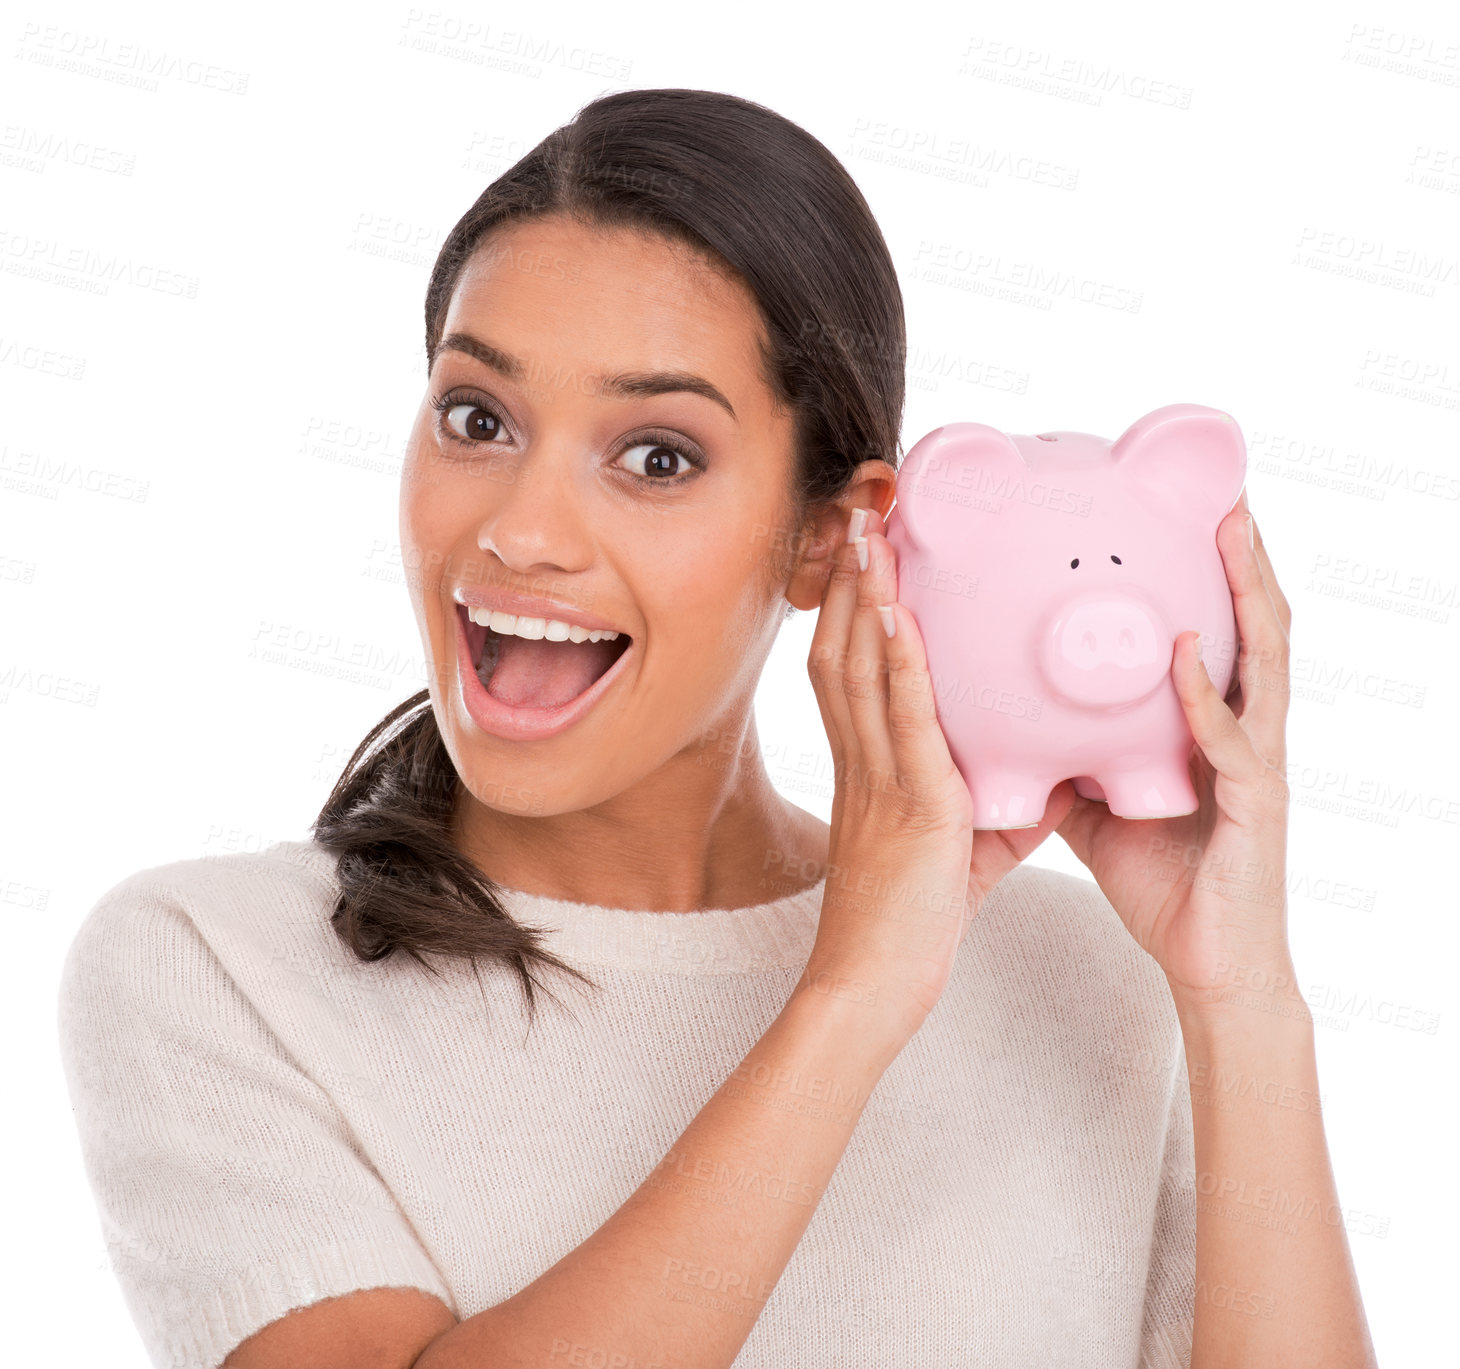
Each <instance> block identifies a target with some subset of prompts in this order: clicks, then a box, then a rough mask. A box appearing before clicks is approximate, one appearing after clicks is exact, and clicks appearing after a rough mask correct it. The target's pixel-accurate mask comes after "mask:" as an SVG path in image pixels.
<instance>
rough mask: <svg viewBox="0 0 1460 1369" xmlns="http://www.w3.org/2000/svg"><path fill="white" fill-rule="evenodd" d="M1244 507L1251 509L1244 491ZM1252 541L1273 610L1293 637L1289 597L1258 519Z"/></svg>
mask: <svg viewBox="0 0 1460 1369" xmlns="http://www.w3.org/2000/svg"><path fill="white" fill-rule="evenodd" d="M1242 506H1243V508H1247V509H1248V513H1249V514H1250V513H1251V509H1250V508H1248V505H1247V491H1246V490H1245V489H1244V490H1243V491H1242ZM1252 541H1253V550H1254V551H1256V553H1257V563H1258V565H1259V566H1261V567H1262V582H1263V584H1264V585H1266V586H1267V592H1268V595H1269V596H1270V597H1271V599H1272V604H1273V609H1274V611H1275V612H1276V613H1277V616H1278V622H1280V623H1281V624H1282V625H1283V631H1284V632H1285V633H1287V634H1288V635H1289V637H1291V636H1292V628H1293V610H1292V607H1291V606H1290V605H1289V603H1288V597H1287V595H1286V594H1284V593H1283V591H1282V586H1281V585H1279V584H1278V579H1277V572H1276V571H1275V570H1273V567H1272V560H1271V558H1270V557H1269V556H1268V554H1267V548H1266V547H1265V546H1264V545H1263V543H1262V529H1261V528H1259V527H1258V526H1257V519H1255V518H1254V519H1253V520H1252Z"/></svg>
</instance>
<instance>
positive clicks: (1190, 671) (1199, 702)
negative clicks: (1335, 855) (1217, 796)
mask: <svg viewBox="0 0 1460 1369" xmlns="http://www.w3.org/2000/svg"><path fill="white" fill-rule="evenodd" d="M1200 636H1201V634H1200V633H1199V632H1183V633H1181V634H1180V635H1179V636H1178V637H1177V638H1176V650H1175V652H1174V659H1173V662H1172V669H1171V678H1172V681H1173V683H1174V684H1175V686H1176V693H1177V696H1178V697H1179V698H1180V700H1181V707H1182V709H1183V710H1184V711H1185V713H1186V721H1187V725H1188V726H1189V727H1190V728H1191V735H1192V736H1193V738H1195V740H1196V744H1197V745H1198V746H1199V747H1200V748H1201V751H1202V754H1203V755H1204V756H1205V757H1206V758H1207V760H1208V761H1210V762H1211V765H1212V768H1213V769H1214V770H1215V771H1216V772H1217V773H1218V774H1219V775H1222V776H1225V777H1226V778H1227V779H1228V780H1230V781H1231V782H1232V784H1233V785H1234V786H1235V790H1236V793H1237V794H1238V795H1240V796H1242V803H1241V807H1242V808H1243V809H1245V810H1246V812H1247V813H1248V814H1253V815H1255V814H1260V813H1263V812H1265V811H1267V810H1268V809H1270V808H1271V807H1272V804H1273V800H1274V799H1275V798H1279V797H1282V798H1283V802H1286V799H1285V797H1283V796H1282V795H1281V792H1280V791H1281V787H1282V784H1283V779H1282V776H1281V774H1276V775H1275V774H1274V772H1273V769H1272V768H1271V767H1270V766H1269V765H1268V762H1267V761H1266V760H1265V759H1264V758H1263V757H1262V756H1261V755H1259V754H1258V751H1257V749H1256V747H1255V746H1254V745H1253V741H1252V738H1251V737H1250V736H1249V735H1248V733H1247V729H1246V728H1245V727H1243V725H1242V724H1241V723H1240V722H1239V721H1238V720H1237V717H1236V715H1235V714H1233V712H1232V710H1231V709H1230V708H1228V707H1227V705H1226V704H1225V703H1224V702H1223V701H1222V699H1221V698H1220V697H1219V696H1218V694H1217V689H1216V686H1215V685H1214V684H1213V683H1212V681H1211V677H1210V676H1209V675H1208V674H1207V672H1206V667H1205V666H1204V665H1203V664H1202V662H1201V659H1200V658H1199V657H1198V656H1197V654H1196V644H1197V642H1198V640H1199V639H1200ZM1223 806H1224V808H1228V809H1229V811H1230V801H1228V802H1224V804H1223ZM1233 816H1237V815H1236V814H1233Z"/></svg>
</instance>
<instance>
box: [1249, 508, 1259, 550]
mask: <svg viewBox="0 0 1460 1369" xmlns="http://www.w3.org/2000/svg"><path fill="white" fill-rule="evenodd" d="M1247 545H1248V546H1249V547H1250V548H1252V550H1254V551H1255V550H1256V549H1257V541H1256V539H1255V538H1254V537H1253V535H1252V515H1251V514H1250V513H1249V514H1248V515H1247Z"/></svg>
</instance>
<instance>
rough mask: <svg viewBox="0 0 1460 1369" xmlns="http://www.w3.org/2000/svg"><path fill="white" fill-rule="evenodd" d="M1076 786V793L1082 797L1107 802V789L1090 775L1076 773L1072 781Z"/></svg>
mask: <svg viewBox="0 0 1460 1369" xmlns="http://www.w3.org/2000/svg"><path fill="white" fill-rule="evenodd" d="M1071 783H1072V784H1074V786H1075V793H1077V794H1078V795H1079V796H1080V797H1081V798H1082V799H1094V800H1095V801H1096V802H1097V803H1104V802H1105V790H1103V789H1102V788H1101V787H1100V786H1099V785H1098V784H1097V783H1096V782H1095V780H1094V779H1093V778H1092V777H1091V776H1089V775H1076V776H1075V778H1074V779H1073V780H1072V781H1071Z"/></svg>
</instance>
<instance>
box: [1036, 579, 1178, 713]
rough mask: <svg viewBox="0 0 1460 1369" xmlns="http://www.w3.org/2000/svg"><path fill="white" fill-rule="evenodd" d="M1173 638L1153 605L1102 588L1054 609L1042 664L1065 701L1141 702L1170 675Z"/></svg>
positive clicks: (1104, 704)
mask: <svg viewBox="0 0 1460 1369" xmlns="http://www.w3.org/2000/svg"><path fill="white" fill-rule="evenodd" d="M1174 642H1175V638H1174V637H1173V636H1172V634H1171V633H1170V631H1168V630H1167V628H1166V626H1165V624H1164V623H1163V622H1162V620H1161V617H1160V615H1159V614H1158V613H1157V611H1156V608H1155V606H1154V605H1153V604H1150V603H1148V602H1146V601H1145V600H1144V599H1141V598H1138V597H1136V596H1135V595H1133V594H1131V593H1130V592H1128V591H1119V590H1109V591H1101V590H1097V591H1093V592H1091V593H1089V594H1084V595H1081V596H1079V597H1077V598H1074V599H1068V600H1065V601H1064V602H1063V603H1061V604H1060V606H1059V607H1058V608H1057V609H1056V610H1055V611H1054V613H1053V614H1052V615H1051V617H1050V618H1049V620H1048V622H1047V623H1046V625H1045V628H1044V631H1043V632H1042V634H1041V636H1040V643H1039V665H1040V669H1041V672H1042V673H1043V675H1044V678H1045V681H1046V682H1047V683H1048V685H1049V686H1050V688H1051V689H1052V690H1053V691H1054V692H1055V693H1056V694H1058V695H1060V696H1061V697H1062V698H1063V699H1064V700H1065V701H1066V702H1068V703H1072V704H1077V705H1081V706H1083V707H1086V708H1115V707H1120V706H1121V705H1129V704H1134V703H1138V702H1140V700H1142V699H1144V698H1146V697H1147V696H1149V695H1150V694H1151V693H1152V692H1153V691H1154V690H1155V689H1156V688H1157V687H1158V686H1159V685H1160V684H1161V682H1162V681H1163V680H1164V679H1166V677H1167V675H1168V674H1169V673H1170V671H1171V651H1172V647H1173V645H1174Z"/></svg>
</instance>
